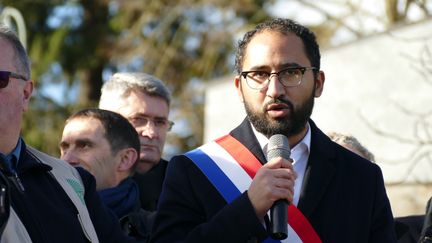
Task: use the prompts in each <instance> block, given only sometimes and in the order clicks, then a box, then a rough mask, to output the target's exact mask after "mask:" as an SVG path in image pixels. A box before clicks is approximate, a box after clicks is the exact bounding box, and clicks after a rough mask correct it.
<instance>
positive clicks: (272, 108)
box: [267, 103, 291, 118]
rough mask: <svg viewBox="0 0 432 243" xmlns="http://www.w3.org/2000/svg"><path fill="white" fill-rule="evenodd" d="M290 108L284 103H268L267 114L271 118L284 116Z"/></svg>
mask: <svg viewBox="0 0 432 243" xmlns="http://www.w3.org/2000/svg"><path fill="white" fill-rule="evenodd" d="M290 110H291V109H290V107H289V106H288V105H287V104H284V103H278V104H270V105H268V106H267V114H268V115H269V116H270V117H273V118H280V117H284V116H286V115H287V114H288V113H289V112H290Z"/></svg>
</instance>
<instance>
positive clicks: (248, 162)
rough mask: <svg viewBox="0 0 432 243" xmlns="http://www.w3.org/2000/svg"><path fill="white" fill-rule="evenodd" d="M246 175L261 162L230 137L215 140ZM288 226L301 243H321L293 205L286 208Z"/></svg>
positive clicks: (253, 170) (257, 168)
mask: <svg viewBox="0 0 432 243" xmlns="http://www.w3.org/2000/svg"><path fill="white" fill-rule="evenodd" d="M216 143H218V144H219V145H220V146H221V147H222V148H224V149H225V150H226V151H227V152H228V153H229V154H230V155H231V156H232V157H233V158H234V159H235V160H236V161H237V162H238V163H239V165H240V166H241V167H242V168H243V169H244V170H245V171H246V173H248V175H249V176H250V177H251V178H254V177H255V174H256V173H257V171H258V170H259V169H260V168H261V167H262V164H261V162H259V160H258V159H257V158H256V157H255V156H254V155H253V154H252V153H251V152H250V151H249V149H247V148H246V147H245V146H244V145H243V144H242V143H240V142H239V141H238V140H237V139H235V138H234V137H232V136H231V135H226V136H223V137H221V138H219V139H217V140H216ZM288 224H289V225H290V226H291V227H292V228H293V229H294V231H295V232H296V233H297V235H298V236H299V237H300V239H301V240H302V241H303V243H321V242H322V241H321V239H320V238H319V236H318V234H317V233H316V232H315V230H314V228H313V227H312V225H311V224H310V223H309V221H308V220H307V218H306V217H305V216H304V215H303V213H302V212H301V211H300V210H299V209H298V208H297V207H296V206H294V205H292V204H290V205H289V206H288Z"/></svg>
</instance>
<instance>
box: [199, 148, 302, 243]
mask: <svg viewBox="0 0 432 243" xmlns="http://www.w3.org/2000/svg"><path fill="white" fill-rule="evenodd" d="M198 149H199V150H201V151H202V152H203V153H205V154H206V155H207V156H208V157H210V158H211V160H212V162H213V163H214V164H215V165H216V166H217V167H219V169H220V170H221V171H222V172H223V173H224V174H225V175H226V176H227V177H228V178H229V180H231V182H232V183H233V184H234V185H235V186H236V187H237V188H238V190H239V191H240V193H243V192H245V191H246V190H248V189H249V186H250V184H251V183H252V178H251V177H250V176H249V175H248V174H247V173H246V171H245V170H244V169H243V168H242V167H241V166H240V165H239V163H238V162H237V161H236V160H235V159H234V158H233V157H232V156H231V155H230V154H229V153H228V152H227V151H226V150H225V149H224V148H222V147H221V146H220V145H219V144H217V143H216V142H215V141H212V142H209V143H206V144H204V145H202V146H201V147H199V148H198ZM212 184H213V183H212ZM238 196H240V195H238ZM267 215H268V216H269V217H270V211H269V212H267ZM265 242H283V243H288V242H290V243H301V242H302V240H301V239H300V237H299V236H298V235H297V233H296V232H295V231H294V230H293V229H292V228H291V226H290V225H288V238H287V239H285V240H282V241H274V240H270V241H265Z"/></svg>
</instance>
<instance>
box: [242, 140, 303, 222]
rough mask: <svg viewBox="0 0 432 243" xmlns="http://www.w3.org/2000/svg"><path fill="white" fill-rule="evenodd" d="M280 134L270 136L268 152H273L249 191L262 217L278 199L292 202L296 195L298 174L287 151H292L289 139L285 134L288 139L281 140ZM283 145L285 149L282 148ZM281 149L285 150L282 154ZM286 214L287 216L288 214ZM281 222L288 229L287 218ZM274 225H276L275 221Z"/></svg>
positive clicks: (254, 205) (251, 199)
mask: <svg viewBox="0 0 432 243" xmlns="http://www.w3.org/2000/svg"><path fill="white" fill-rule="evenodd" d="M279 136H283V135H278V136H276V137H275V138H276V140H275V138H270V141H271V142H270V143H269V145H268V152H269V153H271V154H270V156H267V157H268V162H267V163H266V164H264V165H263V166H262V168H261V169H260V170H258V172H257V174H256V175H255V177H254V179H253V181H252V184H251V186H250V187H249V190H248V192H247V193H248V196H249V199H250V201H251V203H252V206H253V207H254V209H255V211H256V213H257V216H258V217H259V218H262V219H263V218H264V216H265V215H266V214H267V212H268V211H269V210H270V209H271V208H272V206H273V204H274V203H275V202H276V201H278V200H280V199H283V200H284V201H285V202H290V201H292V199H293V195H294V181H295V179H296V177H297V175H296V173H295V172H294V170H293V167H292V165H291V163H290V159H289V154H287V152H288V153H289V152H290V150H289V149H288V147H289V145H288V139H286V137H285V136H283V137H285V139H286V141H285V142H284V141H283V140H284V139H282V140H280V138H278V137H279ZM272 137H274V136H272ZM280 141H282V142H280ZM282 147H284V149H281V148H282ZM281 150H283V151H282V152H283V153H282V154H281ZM267 155H269V154H267ZM285 205H286V204H285ZM285 208H286V207H285ZM273 211H274V210H273ZM276 212H278V210H276ZM279 214H280V213H278V215H279ZM284 215H285V217H286V214H284ZM281 224H283V225H284V227H285V230H286V229H287V221H286V220H285V221H284V223H281ZM272 225H273V226H276V225H275V224H274V223H273V224H272ZM280 227H281V226H280Z"/></svg>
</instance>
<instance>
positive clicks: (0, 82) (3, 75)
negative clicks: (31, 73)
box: [0, 71, 27, 89]
mask: <svg viewBox="0 0 432 243" xmlns="http://www.w3.org/2000/svg"><path fill="white" fill-rule="evenodd" d="M10 78H16V79H22V80H24V81H27V78H26V77H24V76H23V75H21V74H17V73H14V72H9V71H0V89H3V88H6V87H7V86H8V84H9V80H10Z"/></svg>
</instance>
